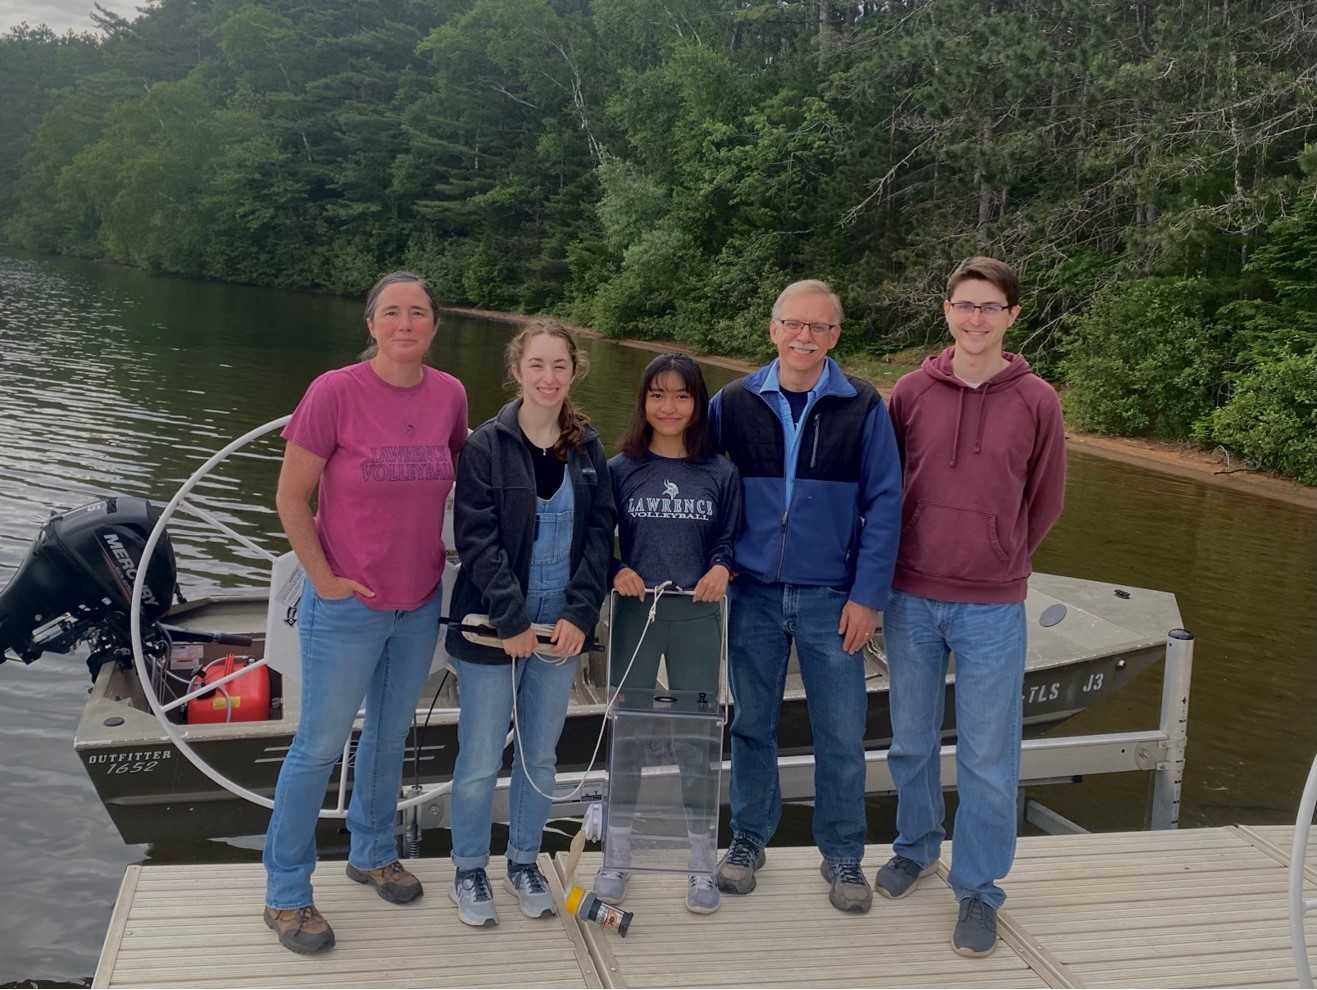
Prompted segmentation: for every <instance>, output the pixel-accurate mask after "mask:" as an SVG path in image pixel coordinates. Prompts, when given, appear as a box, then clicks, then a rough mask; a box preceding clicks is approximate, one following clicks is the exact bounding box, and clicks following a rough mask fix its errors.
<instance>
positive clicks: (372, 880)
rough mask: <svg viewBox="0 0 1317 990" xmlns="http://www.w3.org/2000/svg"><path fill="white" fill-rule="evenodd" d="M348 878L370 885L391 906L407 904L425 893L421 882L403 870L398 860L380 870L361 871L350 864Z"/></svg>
mask: <svg viewBox="0 0 1317 990" xmlns="http://www.w3.org/2000/svg"><path fill="white" fill-rule="evenodd" d="M348 878H349V879H352V880H355V881H357V883H368V884H370V885H371V886H372V887H374V888H375V889H376V890H378V891H379V892H380V896H381V897H383V898H384V899H385V900H386V901H388V902H389V903H391V904H406V903H407V902H408V901H414V900H416V898H418V897H420V896H421V894H423V893H424V891H423V890H422V889H421V881H419V880H417V879H416V877H414V876H412V874H410V873H408V872H407V871H406V870H405V869H403V866H402V864H401V863H399V862H398V861H397V860H396V859H395V860H394V861H393V862H392V863H390V864H389V865H388V866H381V867H380V868H379V869H378V870H359V869H357V868H356V867H355V866H353V865H352V864H351V863H349V864H348Z"/></svg>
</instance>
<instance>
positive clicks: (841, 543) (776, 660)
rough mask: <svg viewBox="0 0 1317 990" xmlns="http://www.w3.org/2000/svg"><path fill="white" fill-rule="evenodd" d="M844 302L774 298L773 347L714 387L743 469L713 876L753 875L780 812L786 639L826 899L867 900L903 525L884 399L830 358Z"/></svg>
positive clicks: (726, 438) (724, 445)
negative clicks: (801, 706) (749, 368)
mask: <svg viewBox="0 0 1317 990" xmlns="http://www.w3.org/2000/svg"><path fill="white" fill-rule="evenodd" d="M841 322H842V308H841V300H840V299H838V298H837V295H836V293H834V292H833V291H832V289H831V288H829V287H828V285H827V284H826V283H825V282H819V281H816V280H808V281H803V282H794V283H792V284H791V285H789V286H787V287H786V289H784V290H783V291H782V294H781V295H780V296H778V299H777V302H776V303H774V305H773V317H772V320H771V321H770V323H769V331H768V332H769V335H770V337H771V338H772V340H773V343H774V344H775V345H776V347H777V353H778V357H777V360H775V361H773V362H772V363H771V364H768V365H766V366H765V367H763V368H760V369H759V370H758V371H755V372H753V373H751V374H749V375H746V376H745V377H744V378H739V379H737V380H736V381H734V382H732V383H731V384H729V385H727V386H726V387H725V388H723V389H722V390H721V391H720V392H719V393H718V394H717V395H715V396H714V397H713V401H712V402H711V403H710V406H709V421H710V425H711V427H712V429H713V435H714V440H715V445H716V446H717V448H718V449H719V450H720V451H725V452H726V454H727V456H728V457H729V458H730V459H731V461H732V463H733V464H735V465H736V467H737V468H738V469H739V470H740V473H741V483H742V491H743V495H744V498H743V505H744V515H743V519H742V524H741V529H740V532H739V535H738V537H737V540H736V546H735V552H734V565H735V566H734V570H735V574H736V576H735V579H734V581H733V582H732V584H731V585H730V586H729V588H728V600H729V627H728V647H729V651H730V661H729V667H730V673H731V682H732V697H733V700H734V701H735V704H736V714H735V716H734V718H733V721H732V783H731V803H732V833H733V838H732V844H731V846H730V847H729V849H728V851H727V854H726V855H725V856H724V857H723V859H722V862H721V863H719V865H718V886H719V888H721V889H722V890H723V891H725V892H727V893H731V894H748V893H750V891H752V890H754V888H755V871H756V870H758V869H759V868H760V867H761V866H763V864H764V860H765V856H764V847H765V846H766V845H767V844H768V842H769V840H770V839H771V838H772V837H773V832H774V831H775V830H776V829H777V824H778V821H779V820H780V818H781V816H782V792H781V787H780V784H779V780H778V773H777V725H778V716H779V715H780V713H781V708H782V694H783V690H784V689H785V686H786V675H787V659H788V655H789V653H790V650H791V645H792V643H793V642H794V643H795V646H796V653H797V656H798V657H799V660H800V674H801V678H802V680H803V681H804V685H805V693H806V696H807V699H808V705H809V719H810V730H811V733H812V736H813V742H814V758H815V770H814V798H815V803H814V839H815V841H816V842H817V843H818V847H819V851H820V852H821V853H822V854H823V863H822V865H821V867H820V869H821V871H822V873H823V877H824V879H825V880H827V881H828V883H829V885H830V890H829V895H828V896H829V899H830V900H831V902H832V904H833V906H835V907H836V908H838V909H839V910H842V911H856V912H865V911H868V910H869V907H870V905H871V904H872V903H873V891H872V889H871V888H870V887H869V883H868V881H867V880H866V879H865V877H864V874H863V872H862V871H861V869H860V861H861V859H862V858H863V856H864V835H865V815H864V736H865V722H866V715H867V709H868V704H867V702H868V696H867V695H866V694H865V689H864V663H863V659H862V657H861V654H860V650H861V648H862V647H863V646H864V644H865V642H867V641H868V639H869V637H870V636H872V635H873V633H874V630H875V629H876V628H877V625H878V618H879V613H880V612H881V611H882V609H883V608H884V607H886V604H887V596H888V594H889V593H890V591H891V586H892V572H893V568H894V566H895V562H896V550H897V538H898V536H899V533H900V525H901V465H900V459H899V457H898V454H897V448H896V440H895V437H894V434H893V432H892V424H891V422H890V421H889V419H888V417H887V409H886V408H885V407H884V405H883V401H882V398H881V397H880V396H879V395H878V393H877V391H876V390H875V389H874V388H873V386H872V385H870V384H869V383H868V382H866V381H863V380H862V379H859V378H852V377H850V376H848V375H846V374H845V373H844V372H843V371H842V370H841V368H840V367H839V366H838V365H837V363H836V362H835V361H833V360H832V359H831V358H830V357H828V352H829V351H830V350H832V349H833V348H834V347H836V346H837V341H838V339H839V338H840V336H841Z"/></svg>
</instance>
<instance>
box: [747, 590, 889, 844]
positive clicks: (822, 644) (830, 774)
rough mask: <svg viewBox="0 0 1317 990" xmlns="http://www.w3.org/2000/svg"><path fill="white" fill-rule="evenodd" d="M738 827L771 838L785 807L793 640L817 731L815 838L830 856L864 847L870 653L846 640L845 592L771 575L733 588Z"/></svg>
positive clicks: (763, 838) (757, 838) (765, 840)
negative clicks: (781, 726)
mask: <svg viewBox="0 0 1317 990" xmlns="http://www.w3.org/2000/svg"><path fill="white" fill-rule="evenodd" d="M728 593H729V601H728V606H729V617H728V651H729V654H730V659H729V673H730V675H731V682H732V698H733V700H734V701H735V703H736V714H735V715H734V716H733V718H732V785H731V799H732V832H733V833H734V834H738V835H745V836H748V837H750V838H751V839H753V840H754V841H755V842H757V843H759V844H760V845H767V844H768V841H769V840H770V839H771V838H772V837H773V833H774V832H775V831H776V830H777V825H778V822H779V820H780V819H781V817H782V788H781V784H780V782H779V780H778V775H777V726H778V718H779V716H780V715H781V712H782V693H783V691H784V690H785V688H786V677H787V659H788V654H789V651H790V646H791V643H792V641H793V640H794V641H795V644H796V653H797V655H798V656H799V658H800V674H801V677H802V678H803V680H804V683H805V698H806V702H807V703H808V705H809V724H810V731H811V733H812V734H813V738H814V761H815V762H814V841H815V842H816V843H817V844H818V847H819V850H820V851H821V852H822V853H823V855H824V856H825V857H827V858H828V859H830V860H834V861H842V860H850V861H853V862H856V863H858V862H859V861H860V860H861V859H862V858H863V857H864V834H865V816H864V722H865V715H866V710H867V707H868V705H867V701H868V698H867V696H866V695H865V692H864V661H863V659H862V658H861V656H860V654H859V653H846V652H845V651H844V650H842V648H841V642H842V641H841V637H840V636H838V635H837V625H838V623H839V622H840V621H841V610H842V607H843V606H844V605H845V604H846V599H847V595H846V594H845V593H843V592H840V591H835V590H833V589H832V588H820V587H809V586H805V585H795V584H764V583H761V582H758V581H754V580H752V579H749V578H740V579H738V580H737V581H735V582H734V583H733V584H732V585H731V586H730V587H729V588H728Z"/></svg>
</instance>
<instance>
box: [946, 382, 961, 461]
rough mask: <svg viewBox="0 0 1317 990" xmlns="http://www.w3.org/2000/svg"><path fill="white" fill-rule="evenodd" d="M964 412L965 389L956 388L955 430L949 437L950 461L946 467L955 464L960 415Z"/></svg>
mask: <svg viewBox="0 0 1317 990" xmlns="http://www.w3.org/2000/svg"><path fill="white" fill-rule="evenodd" d="M964 412H965V390H964V389H963V388H958V389H956V432H955V435H954V436H952V438H951V463H949V464H948V465H947V467H955V466H956V448H957V447H959V446H960V417H961V416H962V415H963V414H964Z"/></svg>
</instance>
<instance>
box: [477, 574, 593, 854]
mask: <svg viewBox="0 0 1317 990" xmlns="http://www.w3.org/2000/svg"><path fill="white" fill-rule="evenodd" d="M565 601H566V598H565V596H564V595H562V594H561V593H557V594H554V595H551V596H547V597H545V598H537V596H531V597H530V598H529V599H528V600H527V607H528V609H529V611H530V620H531V622H552V621H556V619H557V616H558V614H559V613H560V612H561V611H562V607H563V605H564V604H565ZM554 659H557V658H554ZM454 662H455V663H456V665H457V684H458V688H459V690H460V692H461V700H462V714H461V717H460V718H459V719H458V724H457V739H458V751H457V765H456V766H455V767H454V769H453V804H452V808H453V865H454V866H456V867H457V868H458V869H459V870H471V869H475V868H476V867H482V868H483V867H484V866H485V864H486V863H488V862H489V826H490V817H491V807H492V805H493V801H494V786H495V784H496V783H497V782H498V772H499V769H500V768H501V767H502V766H503V751H504V749H505V748H506V740H507V734H508V723H509V722H510V721H511V719H512V677H513V673H512V668H511V666H510V665H509V664H487V663H471V662H469V661H466V660H456V661H454ZM575 675H576V658H575V657H572V658H571V659H569V660H567V661H566V662H565V663H562V664H557V663H549V662H546V661H544V660H541V659H539V658H538V657H534V656H532V657H529V658H527V659H525V660H518V661H517V662H516V678H517V723H518V725H519V727H520V730H521V742H522V745H523V746H524V747H525V749H524V750H523V751H522V752H521V753H517V752H516V749H515V747H516V744H515V742H514V744H513V747H514V751H513V756H512V785H511V786H512V789H511V792H510V793H509V795H508V860H509V861H510V862H513V863H533V862H535V858H536V857H537V856H538V855H539V853H540V839H541V838H542V837H543V835H544V825H545V823H546V822H547V821H548V820H549V809H550V807H551V806H552V804H553V802H552V801H550V800H549V799H548V798H546V797H544V796H543V795H541V794H537V793H536V792H535V790H534V788H532V787H531V786H530V783H529V781H528V780H527V776H526V770H527V769H529V770H530V780H533V781H534V782H535V786H536V787H538V788H539V789H540V790H541V791H543V792H544V793H545V794H552V793H553V785H554V778H555V775H556V773H557V762H558V737H559V736H561V735H562V727H563V723H564V722H565V721H566V719H567V704H568V702H569V701H570V700H571V695H572V680H573V678H574V677H575ZM523 757H524V763H525V766H524V767H523V765H522V764H523Z"/></svg>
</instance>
